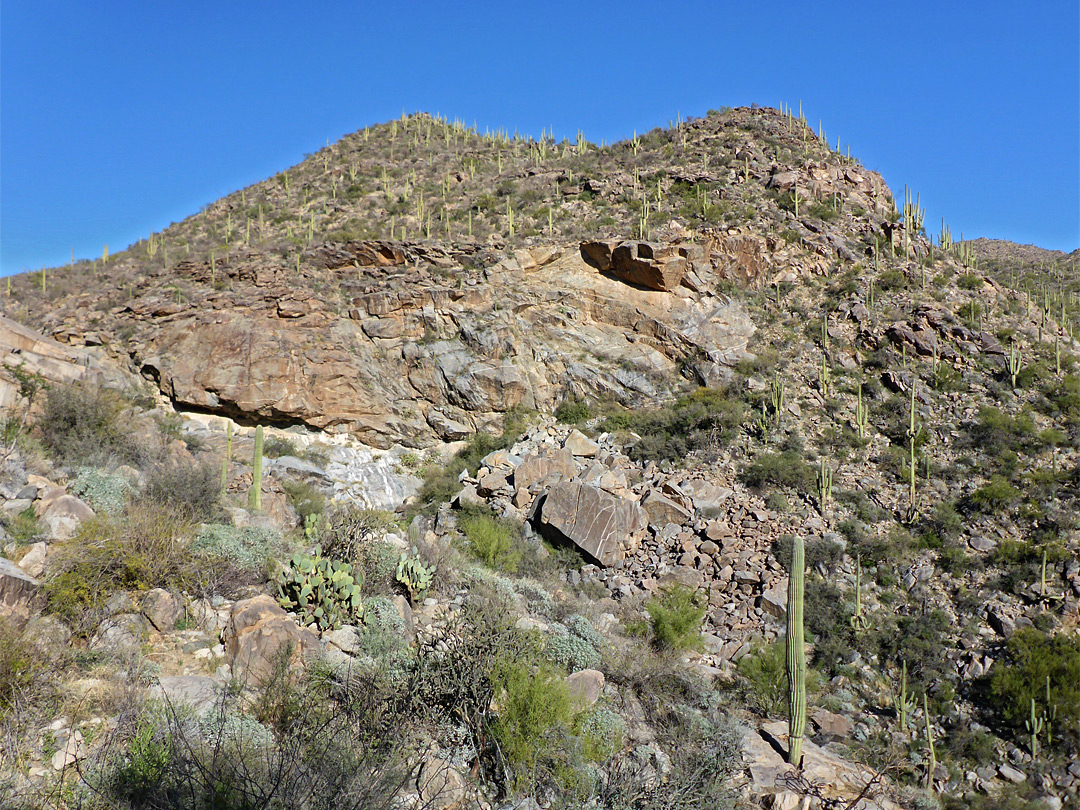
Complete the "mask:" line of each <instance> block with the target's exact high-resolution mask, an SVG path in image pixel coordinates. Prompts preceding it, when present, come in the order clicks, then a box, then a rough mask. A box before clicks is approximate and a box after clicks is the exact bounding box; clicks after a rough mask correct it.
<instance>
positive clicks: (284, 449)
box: [263, 436, 300, 458]
mask: <svg viewBox="0 0 1080 810" xmlns="http://www.w3.org/2000/svg"><path fill="white" fill-rule="evenodd" d="M263 455H264V456H266V457H267V458H281V457H282V456H294V457H296V458H299V456H300V449H299V448H298V447H297V446H296V442H294V441H292V440H291V439H285V438H282V437H280V436H271V437H270V438H269V439H267V440H266V441H265V442H263Z"/></svg>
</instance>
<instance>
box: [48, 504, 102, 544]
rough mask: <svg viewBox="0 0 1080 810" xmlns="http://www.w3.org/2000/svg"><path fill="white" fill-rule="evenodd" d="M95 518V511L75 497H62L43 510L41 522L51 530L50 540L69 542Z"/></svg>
mask: <svg viewBox="0 0 1080 810" xmlns="http://www.w3.org/2000/svg"><path fill="white" fill-rule="evenodd" d="M93 516H94V510H93V509H91V508H90V507H89V506H87V505H86V504H85V503H83V502H82V501H81V500H79V499H78V498H76V497H75V496H74V495H61V496H59V497H58V498H54V499H53V500H51V501H50V502H49V504H48V506H46V507H45V508H44V509H43V510H42V512H41V515H40V520H41V522H42V523H44V524H45V526H46V527H47V528H48V530H49V540H68V539H70V538H71V537H73V536H74V535H75V532H77V531H78V530H79V525H80V524H81V523H82V522H83V521H84V520H89V519H90V518H92V517H93Z"/></svg>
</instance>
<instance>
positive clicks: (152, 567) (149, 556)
mask: <svg viewBox="0 0 1080 810" xmlns="http://www.w3.org/2000/svg"><path fill="white" fill-rule="evenodd" d="M191 529H192V524H191V521H190V517H189V516H188V515H186V514H185V513H183V512H181V511H179V510H177V509H174V508H170V507H167V506H161V505H158V504H153V503H150V502H146V501H136V502H131V503H129V504H128V505H127V507H126V508H125V509H124V512H123V513H122V514H120V515H118V516H116V517H109V516H107V515H98V516H96V517H94V518H91V519H90V520H86V521H84V522H83V523H82V524H81V525H80V526H79V530H78V532H76V534H75V536H74V537H73V538H72V539H71V540H69V541H67V542H63V543H56V544H54V545H53V546H51V547H50V549H49V554H50V564H49V567H50V570H49V574H48V576H47V577H46V580H45V584H44V590H45V596H46V598H47V600H48V605H49V609H50V610H51V611H52V612H55V613H57V614H59V615H60V616H61V617H62V618H64V619H66V620H68V621H69V622H70V623H72V624H73V625H74V626H75V628H76V630H78V631H80V632H87V631H88V630H90V629H92V628H93V626H94V624H95V623H96V620H97V619H98V618H99V616H98V611H99V609H100V608H101V607H102V606H103V605H104V604H105V602H106V601H107V600H108V599H109V597H110V596H112V594H113V593H115V592H116V591H118V590H121V589H131V590H144V589H149V588H174V589H175V588H186V587H192V586H194V585H196V584H198V583H199V582H200V581H202V579H203V578H204V577H205V576H206V571H205V570H204V569H203V567H202V566H201V564H200V562H199V560H198V559H197V558H196V557H195V556H194V555H192V554H191V552H190V550H189V548H188V538H189V536H190V534H191ZM211 567H212V566H211Z"/></svg>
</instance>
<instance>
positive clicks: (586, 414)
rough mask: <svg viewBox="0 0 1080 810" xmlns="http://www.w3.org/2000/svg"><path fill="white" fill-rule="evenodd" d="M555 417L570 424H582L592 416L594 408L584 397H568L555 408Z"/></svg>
mask: <svg viewBox="0 0 1080 810" xmlns="http://www.w3.org/2000/svg"><path fill="white" fill-rule="evenodd" d="M555 418H556V419H558V420H559V421H560V422H564V423H566V424H568V425H580V424H581V423H582V422H586V421H588V420H589V419H591V418H592V410H591V409H590V408H589V403H588V402H586V401H585V400H583V399H566V400H563V402H562V403H560V404H559V407H558V408H556V409H555Z"/></svg>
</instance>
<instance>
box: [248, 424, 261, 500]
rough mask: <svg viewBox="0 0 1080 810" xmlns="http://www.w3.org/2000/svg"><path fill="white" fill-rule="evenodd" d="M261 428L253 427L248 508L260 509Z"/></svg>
mask: <svg viewBox="0 0 1080 810" xmlns="http://www.w3.org/2000/svg"><path fill="white" fill-rule="evenodd" d="M262 463H263V429H262V425H259V426H258V427H256V428H255V457H254V458H253V459H252V462H251V489H249V490H248V509H252V510H256V509H262Z"/></svg>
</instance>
